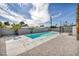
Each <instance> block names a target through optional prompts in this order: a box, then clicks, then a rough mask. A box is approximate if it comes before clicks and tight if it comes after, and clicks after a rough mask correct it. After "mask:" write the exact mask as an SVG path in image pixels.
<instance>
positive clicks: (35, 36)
mask: <svg viewBox="0 0 79 59" xmlns="http://www.w3.org/2000/svg"><path fill="white" fill-rule="evenodd" d="M54 34H56V33H54V32H42V33H34V34H26V35H24V36H26V37H29V38H32V39H35V38H38V37H41V36H50V35H54Z"/></svg>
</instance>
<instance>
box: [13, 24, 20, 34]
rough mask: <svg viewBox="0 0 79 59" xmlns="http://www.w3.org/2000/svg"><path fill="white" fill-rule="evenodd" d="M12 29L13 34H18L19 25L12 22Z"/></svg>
mask: <svg viewBox="0 0 79 59" xmlns="http://www.w3.org/2000/svg"><path fill="white" fill-rule="evenodd" d="M12 29H13V30H14V31H15V35H19V34H18V30H19V29H21V25H20V24H15V23H13V24H12Z"/></svg>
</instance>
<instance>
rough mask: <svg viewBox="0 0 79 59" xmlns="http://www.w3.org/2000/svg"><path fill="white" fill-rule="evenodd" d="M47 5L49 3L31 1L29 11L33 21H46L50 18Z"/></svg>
mask: <svg viewBox="0 0 79 59" xmlns="http://www.w3.org/2000/svg"><path fill="white" fill-rule="evenodd" d="M48 6H49V4H46V3H33V8H32V10H31V11H30V14H31V17H32V19H33V21H35V22H37V23H44V22H47V21H48V20H49V19H50V17H49V13H48Z"/></svg>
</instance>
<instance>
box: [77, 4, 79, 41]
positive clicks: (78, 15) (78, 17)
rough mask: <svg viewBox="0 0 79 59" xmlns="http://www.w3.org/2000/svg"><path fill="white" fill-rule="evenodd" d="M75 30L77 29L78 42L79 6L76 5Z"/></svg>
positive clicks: (78, 38)
mask: <svg viewBox="0 0 79 59" xmlns="http://www.w3.org/2000/svg"><path fill="white" fill-rule="evenodd" d="M76 25H77V26H76V28H77V40H79V4H77V19H76Z"/></svg>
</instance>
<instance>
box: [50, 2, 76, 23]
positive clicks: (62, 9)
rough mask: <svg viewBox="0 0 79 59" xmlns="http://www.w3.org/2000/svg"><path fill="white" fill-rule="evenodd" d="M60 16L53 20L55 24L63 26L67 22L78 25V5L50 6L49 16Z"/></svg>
mask: <svg viewBox="0 0 79 59" xmlns="http://www.w3.org/2000/svg"><path fill="white" fill-rule="evenodd" d="M58 13H59V14H60V15H59V16H57V17H54V18H53V24H60V22H61V23H62V24H63V23H64V22H65V21H67V22H68V23H69V24H70V23H74V24H75V23H76V4H68V3H63V4H56V3H54V4H50V5H49V14H50V15H51V16H52V15H53V16H54V15H56V14H58Z"/></svg>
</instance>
